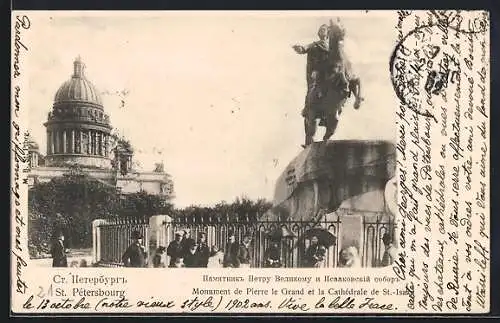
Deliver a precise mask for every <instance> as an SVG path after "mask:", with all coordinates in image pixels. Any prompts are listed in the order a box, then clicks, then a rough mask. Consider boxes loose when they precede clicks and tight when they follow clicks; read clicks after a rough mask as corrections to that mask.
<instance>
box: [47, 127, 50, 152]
mask: <svg viewBox="0 0 500 323" xmlns="http://www.w3.org/2000/svg"><path fill="white" fill-rule="evenodd" d="M47 155H50V131H48V130H47Z"/></svg>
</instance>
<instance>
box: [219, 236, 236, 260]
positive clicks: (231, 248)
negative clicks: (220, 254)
mask: <svg viewBox="0 0 500 323" xmlns="http://www.w3.org/2000/svg"><path fill="white" fill-rule="evenodd" d="M237 256H238V243H237V242H236V236H235V235H234V233H230V234H229V236H228V242H227V244H226V248H225V249H224V259H223V261H222V263H223V267H226V268H227V267H236V265H237V259H236V258H237Z"/></svg>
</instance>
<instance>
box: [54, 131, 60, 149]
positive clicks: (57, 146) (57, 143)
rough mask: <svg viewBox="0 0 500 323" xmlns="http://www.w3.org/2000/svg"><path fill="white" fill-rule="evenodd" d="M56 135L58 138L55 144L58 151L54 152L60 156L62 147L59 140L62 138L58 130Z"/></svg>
mask: <svg viewBox="0 0 500 323" xmlns="http://www.w3.org/2000/svg"><path fill="white" fill-rule="evenodd" d="M54 134H55V137H56V139H55V142H54V143H55V148H56V149H55V151H54V152H55V153H56V154H59V152H60V151H61V149H60V148H61V147H60V146H59V142H60V140H59V139H60V138H59V131H58V130H56V131H55V132H54Z"/></svg>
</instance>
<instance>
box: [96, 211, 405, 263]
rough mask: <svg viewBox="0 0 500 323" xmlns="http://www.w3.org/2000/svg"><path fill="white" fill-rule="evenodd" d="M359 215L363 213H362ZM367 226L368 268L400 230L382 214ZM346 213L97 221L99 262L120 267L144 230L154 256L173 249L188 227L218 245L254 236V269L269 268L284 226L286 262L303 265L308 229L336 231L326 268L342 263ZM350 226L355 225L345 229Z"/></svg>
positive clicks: (365, 218)
mask: <svg viewBox="0 0 500 323" xmlns="http://www.w3.org/2000/svg"><path fill="white" fill-rule="evenodd" d="M358 213H359V212H358ZM361 217H362V229H361V230H360V231H361V232H359V241H360V242H361V243H360V245H359V249H360V250H359V255H360V257H361V262H362V266H363V267H376V266H378V265H379V263H380V260H381V258H382V255H383V251H384V246H383V244H382V242H381V238H382V236H383V234H384V233H386V232H387V233H390V234H391V235H393V234H394V232H395V224H394V222H393V221H392V219H391V217H388V216H386V215H385V216H384V215H383V214H382V215H380V216H379V215H377V216H373V214H370V215H361ZM342 218H343V217H342V216H337V217H334V218H333V219H329V220H326V218H325V220H321V221H315V222H311V221H304V220H294V221H272V220H257V217H256V216H246V215H244V216H238V217H232V218H231V217H228V216H225V215H224V216H222V217H208V218H207V217H204V218H196V217H191V218H177V219H172V218H170V217H169V216H153V217H151V218H150V219H149V220H148V219H146V218H130V219H129V218H127V219H113V220H108V219H106V220H96V221H94V225H93V227H94V230H93V244H94V262H100V263H103V264H107V265H109V266H119V265H120V263H121V257H122V255H123V253H124V252H125V250H126V249H127V247H128V246H129V244H130V243H131V241H132V240H131V238H132V232H133V231H136V230H137V231H140V232H141V233H142V234H143V237H144V238H143V244H144V245H145V247H146V250H149V252H150V256H151V255H152V254H153V253H154V250H155V249H156V248H157V247H158V246H165V247H167V246H168V244H169V243H170V242H171V241H172V240H173V239H174V233H175V232H176V231H178V230H185V229H187V230H188V231H189V232H190V235H191V237H192V238H194V239H196V238H197V237H198V234H199V233H200V232H204V233H206V238H207V244H208V245H209V246H215V247H216V248H217V249H219V250H222V249H225V247H226V244H227V242H228V238H229V233H230V232H232V233H234V234H235V237H236V240H237V241H242V239H243V236H244V235H246V234H250V235H251V236H252V243H251V249H252V257H251V258H252V264H251V266H252V267H263V266H264V263H265V259H264V255H265V252H266V250H267V249H268V248H269V247H270V244H271V240H270V239H269V237H268V234H269V233H270V232H273V231H275V230H281V229H282V228H283V229H284V231H285V232H290V233H291V237H288V238H284V239H282V240H281V242H280V246H279V248H280V250H281V262H282V264H283V266H284V267H288V268H293V267H302V266H303V264H304V253H305V250H307V248H308V247H309V245H310V241H309V239H306V238H305V233H306V232H307V231H308V230H310V229H312V228H316V227H320V228H323V229H325V230H328V231H330V232H331V233H332V234H333V235H334V236H335V237H336V243H335V244H334V245H333V246H331V247H329V248H328V249H327V254H326V259H325V266H326V267H330V268H331V267H337V266H338V257H339V252H340V250H341V249H342V248H343V247H347V246H343V245H342V239H341V237H342V235H343V233H342V230H343V225H342ZM345 229H346V230H349V228H345Z"/></svg>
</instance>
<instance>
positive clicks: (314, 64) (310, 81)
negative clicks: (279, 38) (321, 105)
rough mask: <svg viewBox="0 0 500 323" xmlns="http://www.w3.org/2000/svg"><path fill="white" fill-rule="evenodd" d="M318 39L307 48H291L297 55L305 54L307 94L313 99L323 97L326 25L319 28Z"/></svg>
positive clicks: (326, 51) (326, 69) (326, 38)
mask: <svg viewBox="0 0 500 323" xmlns="http://www.w3.org/2000/svg"><path fill="white" fill-rule="evenodd" d="M318 38H319V39H318V40H317V41H314V42H313V43H311V44H309V45H307V46H302V45H294V46H293V49H294V50H295V52H296V53H297V54H307V65H306V82H307V92H308V93H315V99H320V98H321V97H322V96H323V95H324V89H323V87H324V83H325V80H326V78H327V71H328V67H329V44H328V25H326V24H323V25H321V26H320V27H319V29H318ZM305 113H306V112H305V110H302V115H303V116H305Z"/></svg>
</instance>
